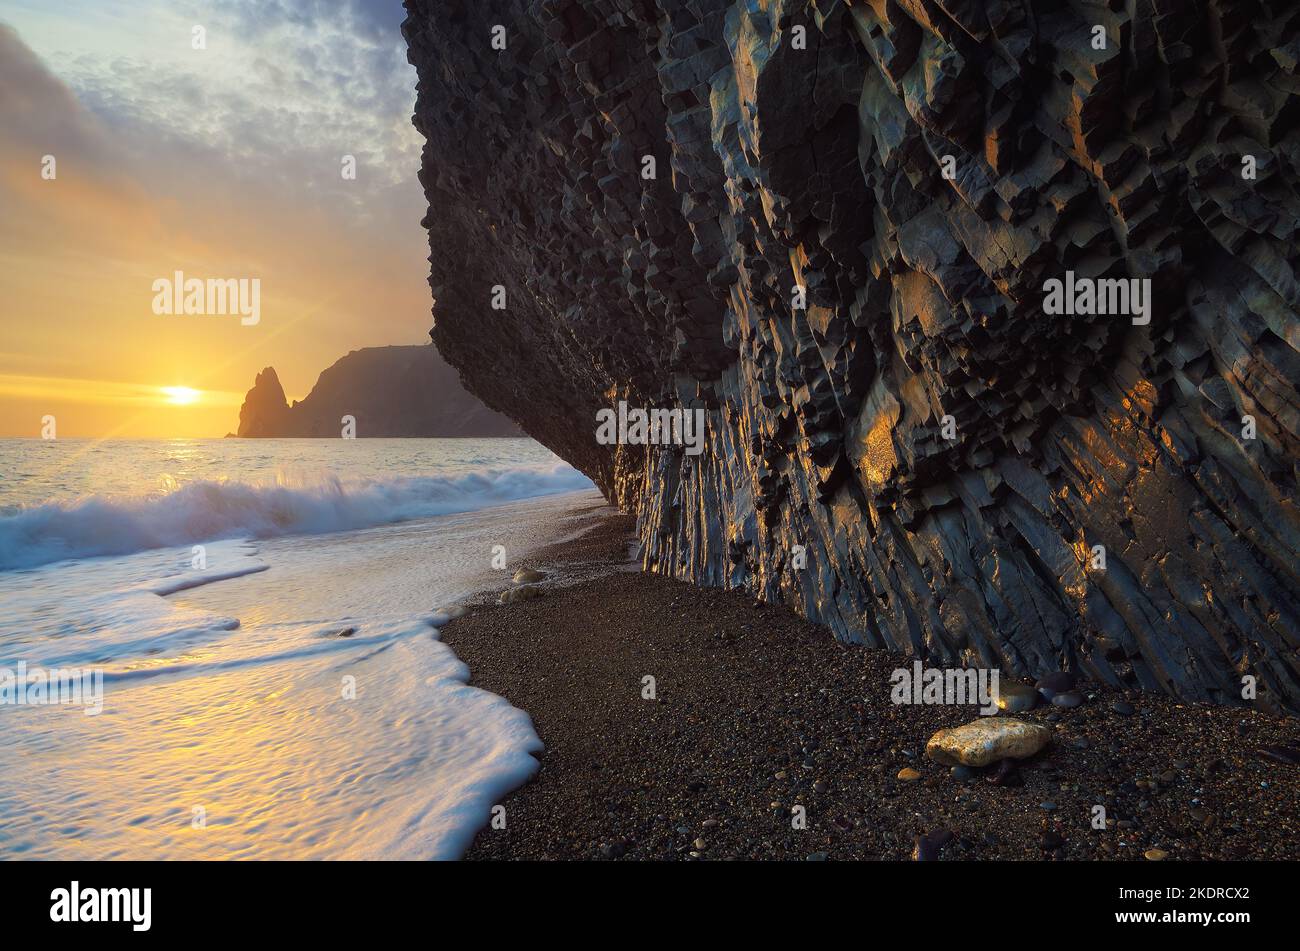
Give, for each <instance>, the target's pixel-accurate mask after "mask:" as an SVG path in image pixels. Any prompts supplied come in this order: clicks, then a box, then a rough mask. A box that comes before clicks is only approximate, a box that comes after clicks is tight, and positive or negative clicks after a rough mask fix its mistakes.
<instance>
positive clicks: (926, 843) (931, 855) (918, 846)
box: [912, 829, 956, 862]
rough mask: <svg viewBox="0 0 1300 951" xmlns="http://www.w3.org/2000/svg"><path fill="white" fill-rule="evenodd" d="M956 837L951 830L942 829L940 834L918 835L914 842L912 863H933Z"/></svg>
mask: <svg viewBox="0 0 1300 951" xmlns="http://www.w3.org/2000/svg"><path fill="white" fill-rule="evenodd" d="M954 838H956V836H954V835H953V834H952V831H951V830H950V829H942V830H940V831H939V832H931V833H929V834H927V835H918V836H917V837H916V838H915V839H914V840H913V842H914V847H913V849H912V861H914V862H933V861H935V860H936V859H938V858H939V852H940V851H941V850H942V849H943V847H944V846H945V845H947V844H948V843H949V842H951V841H952V840H953V839H954Z"/></svg>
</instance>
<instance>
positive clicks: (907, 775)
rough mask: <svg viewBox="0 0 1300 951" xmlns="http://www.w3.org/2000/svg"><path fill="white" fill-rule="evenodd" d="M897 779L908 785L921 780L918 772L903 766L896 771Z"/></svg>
mask: <svg viewBox="0 0 1300 951" xmlns="http://www.w3.org/2000/svg"><path fill="white" fill-rule="evenodd" d="M898 778H899V779H901V780H904V781H905V782H909V783H910V782H915V781H916V780H918V779H920V778H921V773H920V771H919V770H915V769H912V767H910V766H904V767H903V768H902V769H900V770H899V771H898Z"/></svg>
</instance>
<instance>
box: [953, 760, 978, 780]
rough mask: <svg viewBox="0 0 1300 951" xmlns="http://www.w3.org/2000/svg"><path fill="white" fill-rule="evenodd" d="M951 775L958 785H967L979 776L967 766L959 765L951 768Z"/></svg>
mask: <svg viewBox="0 0 1300 951" xmlns="http://www.w3.org/2000/svg"><path fill="white" fill-rule="evenodd" d="M951 775H952V778H953V779H955V780H957V782H959V783H968V782H970V781H971V780H972V779H974V778H975V777H976V776H977V775H979V774H978V773H976V772H975V770H973V769H971V768H970V767H969V766H962V765H960V764H959V765H957V766H954V767H953V768H952V770H951Z"/></svg>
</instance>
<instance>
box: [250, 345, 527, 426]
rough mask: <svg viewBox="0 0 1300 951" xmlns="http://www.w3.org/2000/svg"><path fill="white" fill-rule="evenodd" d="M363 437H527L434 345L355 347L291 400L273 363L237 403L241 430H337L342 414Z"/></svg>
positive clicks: (341, 424)
mask: <svg viewBox="0 0 1300 951" xmlns="http://www.w3.org/2000/svg"><path fill="white" fill-rule="evenodd" d="M345 416H347V417H351V418H352V419H353V420H355V433H356V435H357V436H358V437H393V436H404V437H420V436H425V437H427V436H522V435H523V432H522V431H520V429H519V427H518V426H517V425H515V423H514V422H513V421H512V420H511V419H510V418H509V417H506V416H503V415H501V414H500V413H496V412H493V411H492V410H490V409H488V408H487V407H486V406H484V405H483V403H481V402H480V401H479V400H478V399H477V398H476V397H474V396H472V395H470V393H469V392H468V391H466V389H465V388H464V387H463V386H462V385H461V382H460V376H459V374H458V373H457V371H456V370H455V369H454V368H453V367H451V366H450V365H448V364H447V362H446V361H445V360H443V359H442V357H441V356H440V355H439V353H438V351H437V350H436V349H435V348H434V347H433V345H432V344H429V345H425V346H409V347H366V348H364V349H361V350H353V351H352V352H351V353H349V354H348V355H347V356H345V357H342V358H341V359H340V360H338V361H337V362H336V363H335V364H334V365H333V366H331V367H329V368H328V369H327V370H325V371H323V372H322V373H321V375H320V377H319V378H318V379H317V380H316V385H315V386H314V387H312V390H311V392H310V393H309V394H307V397H306V398H305V399H303V400H295V401H294V402H293V404H292V405H290V404H289V402H288V400H287V399H286V397H285V395H284V388H283V387H282V386H281V385H280V378H279V377H278V376H277V375H276V372H275V369H274V368H273V367H267V368H266V369H264V370H263V371H262V372H261V373H259V374H258V375H257V379H256V380H255V381H254V383H253V388H252V389H251V390H249V391H248V394H247V395H246V396H245V397H244V405H243V406H242V407H240V410H239V429H238V430H237V431H236V432H234V433H229V434H227V435H228V436H238V437H249V438H256V437H294V436H298V437H313V436H315V437H329V436H338V435H340V432H341V431H342V429H343V426H344V424H343V422H342V420H343V418H344V417H345Z"/></svg>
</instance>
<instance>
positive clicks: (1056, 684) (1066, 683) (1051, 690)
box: [1034, 670, 1077, 700]
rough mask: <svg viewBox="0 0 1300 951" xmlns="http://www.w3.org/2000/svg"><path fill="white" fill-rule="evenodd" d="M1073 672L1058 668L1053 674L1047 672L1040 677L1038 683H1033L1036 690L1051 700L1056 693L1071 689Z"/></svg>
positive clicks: (1074, 679) (1073, 679)
mask: <svg viewBox="0 0 1300 951" xmlns="http://www.w3.org/2000/svg"><path fill="white" fill-rule="evenodd" d="M1076 679H1077V678H1076V677H1075V676H1074V674H1072V673H1070V672H1069V671H1065V670H1058V671H1057V672H1056V673H1054V674H1048V675H1047V676H1045V677H1041V678H1039V680H1038V683H1036V684H1034V686H1035V687H1037V688H1038V692H1039V693H1041V694H1042V695H1043V697H1045V698H1046V699H1048V700H1051V699H1052V698H1053V697H1055V696H1056V695H1057V694H1058V693H1065V692H1066V691H1067V690H1073V689H1074V684H1075V681H1076Z"/></svg>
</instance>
